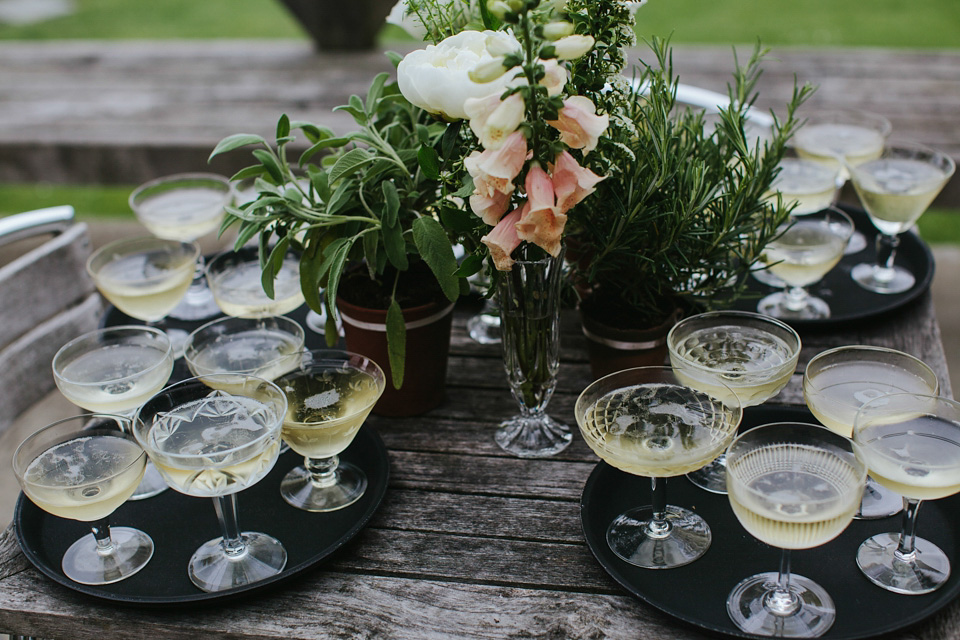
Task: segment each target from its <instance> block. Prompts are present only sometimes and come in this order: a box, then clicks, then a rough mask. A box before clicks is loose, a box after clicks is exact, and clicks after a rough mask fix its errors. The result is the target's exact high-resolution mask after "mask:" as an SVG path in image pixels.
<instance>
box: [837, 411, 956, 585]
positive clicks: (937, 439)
mask: <svg viewBox="0 0 960 640" xmlns="http://www.w3.org/2000/svg"><path fill="white" fill-rule="evenodd" d="M853 439H854V441H856V442H857V444H859V445H860V450H861V455H862V457H863V461H864V462H865V463H866V465H867V467H869V468H870V475H872V476H873V477H874V479H876V481H877V482H879V483H880V484H882V485H884V486H885V487H887V488H888V489H891V490H893V491H896V492H897V493H899V494H900V495H902V496H903V497H904V498H905V500H906V510H905V511H904V514H903V527H902V528H901V530H900V533H899V535H898V534H896V533H880V534H877V535H875V536H873V537H872V538H868V539H867V540H866V541H865V542H864V543H863V544H862V545H860V549H858V550H857V565H858V566H859V567H860V570H861V571H862V572H863V574H864V575H865V576H867V578H869V579H870V581H871V582H873V583H874V584H876V585H878V586H880V587H883V588H884V589H886V590H887V591H893V592H894V593H902V594H908V595H917V594H922V593H929V592H931V591H934V590H935V589H938V588H940V587H941V586H943V584H944V583H945V582H946V581H947V578H948V577H949V576H950V560H949V559H948V558H947V556H946V554H945V553H944V552H943V551H942V550H941V549H940V548H939V547H937V545H935V544H933V543H932V542H930V541H929V540H924V539H923V538H919V537H917V535H916V525H917V510H918V509H919V508H920V502H921V500H936V499H938V498H945V497H947V496H950V495H953V494H955V493H957V491H960V404H958V403H957V402H955V401H953V400H950V399H948V398H942V397H938V396H932V395H921V394H893V395H889V396H884V397H882V398H877V399H875V400H871V401H870V402H867V403H866V404H864V405H863V406H862V407H861V408H860V411H859V412H858V413H857V417H856V419H855V421H854V425H853Z"/></svg>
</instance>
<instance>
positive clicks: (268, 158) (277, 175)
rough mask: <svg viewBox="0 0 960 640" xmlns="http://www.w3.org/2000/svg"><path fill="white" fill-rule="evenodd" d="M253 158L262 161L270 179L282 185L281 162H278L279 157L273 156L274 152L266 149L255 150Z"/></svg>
mask: <svg viewBox="0 0 960 640" xmlns="http://www.w3.org/2000/svg"><path fill="white" fill-rule="evenodd" d="M253 157H254V158H256V159H257V160H259V161H260V164H262V165H263V166H264V168H265V169H266V170H267V173H269V174H270V177H271V178H273V179H274V181H276V182H277V183H278V184H280V183H282V182H283V181H284V180H283V171H282V170H281V169H280V161H279V160H277V156H275V155H273V152H272V151H267V150H266V149H254V150H253Z"/></svg>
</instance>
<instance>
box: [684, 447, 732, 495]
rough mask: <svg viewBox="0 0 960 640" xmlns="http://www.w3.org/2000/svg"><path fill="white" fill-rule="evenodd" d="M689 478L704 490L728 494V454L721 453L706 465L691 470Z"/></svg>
mask: <svg viewBox="0 0 960 640" xmlns="http://www.w3.org/2000/svg"><path fill="white" fill-rule="evenodd" d="M687 480H689V481H690V482H692V483H693V484H695V485H697V486H698V487H700V488H701V489H703V490H704V491H709V492H710V493H717V494H720V495H726V493H727V456H726V454H720V456H719V457H717V459H716V460H714V461H713V462H711V463H710V464H708V465H707V466H705V467H702V468H700V469H697V470H696V471H691V472H690V473H688V474H687Z"/></svg>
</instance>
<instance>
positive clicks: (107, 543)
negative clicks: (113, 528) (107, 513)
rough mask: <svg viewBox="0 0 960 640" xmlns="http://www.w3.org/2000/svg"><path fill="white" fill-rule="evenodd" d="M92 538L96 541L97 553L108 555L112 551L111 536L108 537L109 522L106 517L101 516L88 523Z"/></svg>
mask: <svg viewBox="0 0 960 640" xmlns="http://www.w3.org/2000/svg"><path fill="white" fill-rule="evenodd" d="M90 531H91V533H93V539H94V540H96V541H97V553H98V554H100V555H101V556H109V555H111V554H112V553H113V538H111V537H110V524H109V522H108V521H107V518H101V519H100V520H97V521H96V522H93V523H91V524H90Z"/></svg>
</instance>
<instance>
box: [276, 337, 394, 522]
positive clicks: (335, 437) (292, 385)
mask: <svg viewBox="0 0 960 640" xmlns="http://www.w3.org/2000/svg"><path fill="white" fill-rule="evenodd" d="M277 384H278V385H279V386H280V388H281V389H282V390H283V392H284V393H285V394H286V395H287V402H288V408H287V414H286V416H285V417H284V419H283V440H284V442H286V443H287V444H288V445H290V448H291V449H293V450H294V451H295V452H297V453H299V454H300V455H302V456H303V464H302V465H299V466H297V467H294V468H293V469H292V470H291V471H290V472H289V473H288V474H287V475H286V476H284V478H283V480H282V481H281V483H280V495H281V496H283V499H284V500H286V501H287V502H288V503H290V504H291V505H293V506H294V507H297V508H298V509H303V510H304V511H335V510H337V509H342V508H344V507H346V506H348V505H351V504H353V503H354V502H356V501H357V500H359V499H360V498H361V497H362V496H363V494H364V491H365V490H366V487H367V477H366V475H365V474H364V472H363V470H362V469H360V468H359V467H357V466H356V465H353V464H350V463H348V462H343V461H341V460H340V458H339V454H340V453H342V452H343V450H344V449H346V448H347V447H349V446H350V443H351V442H353V439H354V437H355V436H356V435H357V432H358V431H360V427H362V426H363V422H364V420H366V419H367V416H368V415H369V414H370V410H371V409H373V405H375V404H376V403H377V400H379V399H380V395H381V394H382V393H383V390H384V388H385V387H386V378H385V376H384V373H383V371H382V370H381V369H380V367H379V366H378V365H377V363H375V362H374V361H373V360H370V359H369V358H367V357H365V356H361V355H359V354H356V353H351V352H348V351H335V350H320V351H312V352H309V353H307V354H306V355H305V357H304V360H303V363H302V364H301V366H300V368H299V369H297V370H295V371H292V372H290V373H288V374H287V375H285V376H283V377H282V378H280V379H279V380H277Z"/></svg>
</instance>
